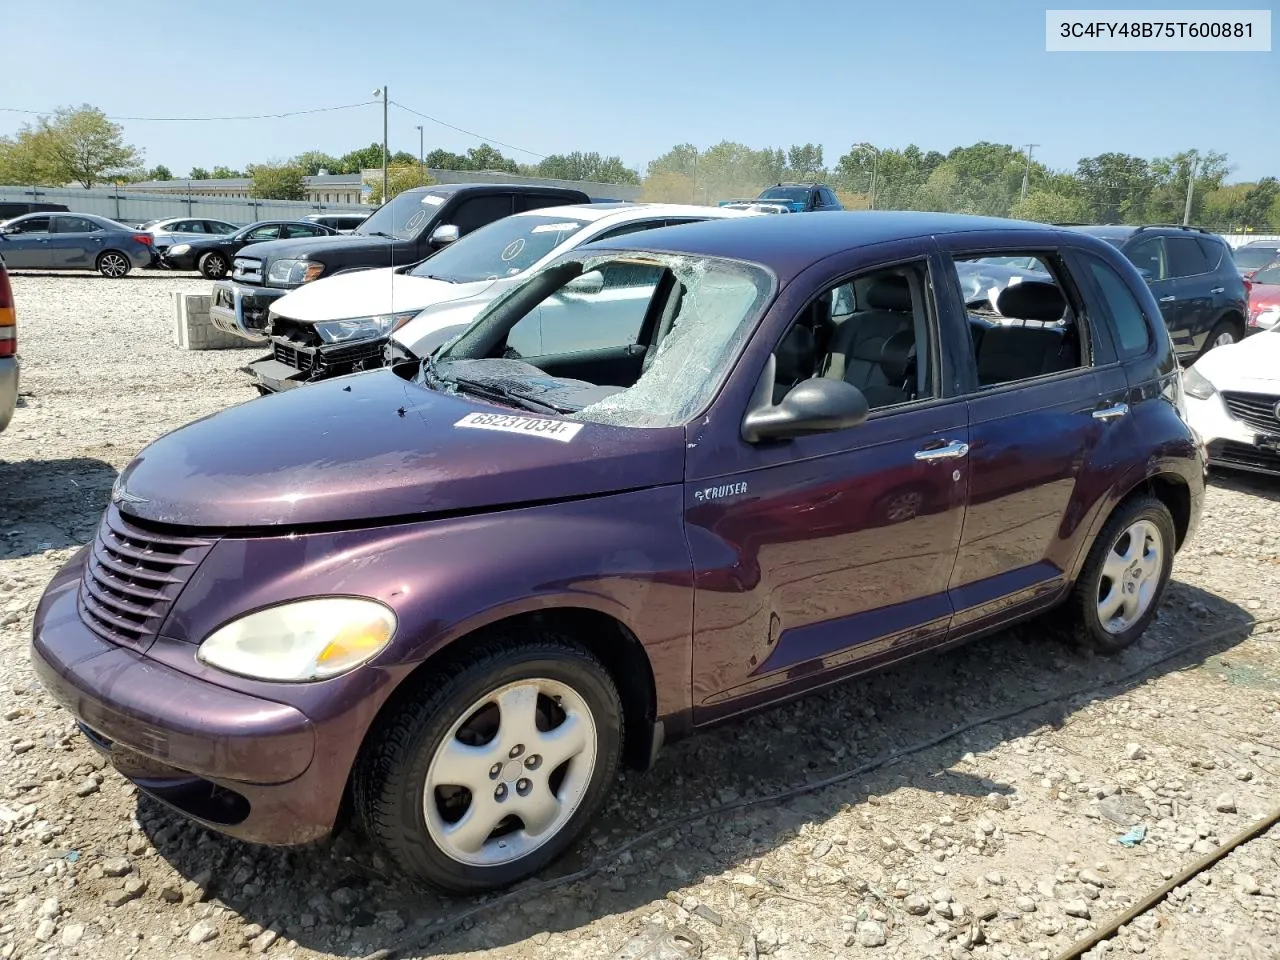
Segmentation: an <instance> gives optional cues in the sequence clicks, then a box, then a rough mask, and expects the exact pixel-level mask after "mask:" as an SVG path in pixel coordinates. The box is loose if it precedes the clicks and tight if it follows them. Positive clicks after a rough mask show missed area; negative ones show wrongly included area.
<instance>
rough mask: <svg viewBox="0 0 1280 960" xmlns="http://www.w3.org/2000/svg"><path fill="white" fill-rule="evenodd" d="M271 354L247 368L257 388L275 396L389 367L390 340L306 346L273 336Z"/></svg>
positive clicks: (286, 338) (379, 339)
mask: <svg viewBox="0 0 1280 960" xmlns="http://www.w3.org/2000/svg"><path fill="white" fill-rule="evenodd" d="M270 342H271V353H270V354H268V355H267V356H265V357H262V358H260V359H258V360H255V361H254V362H253V363H251V364H249V365H248V366H247V367H245V368H244V371H245V372H246V373H247V374H249V376H250V378H251V379H252V380H253V382H254V385H255V386H258V387H261V388H262V389H264V390H267V391H270V392H272V393H279V392H280V391H282V390H291V389H293V388H294V387H300V386H302V385H303V384H306V383H311V382H313V381H315V380H328V379H331V378H333V377H341V376H346V375H347V374H349V373H359V372H361V371H363V370H374V369H377V368H379V367H383V366H386V363H387V361H386V348H387V343H388V338H387V337H378V338H376V339H373V340H359V341H356V342H354V343H330V344H323V345H321V346H313V345H310V344H304V343H301V342H299V341H298V340H292V339H290V338H288V337H283V336H272V337H271V338H270Z"/></svg>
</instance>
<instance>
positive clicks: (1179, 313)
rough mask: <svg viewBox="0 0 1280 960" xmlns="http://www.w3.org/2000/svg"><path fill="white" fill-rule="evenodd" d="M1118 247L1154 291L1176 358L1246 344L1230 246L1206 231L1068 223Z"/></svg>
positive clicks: (1240, 287)
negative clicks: (1241, 342) (1231, 344)
mask: <svg viewBox="0 0 1280 960" xmlns="http://www.w3.org/2000/svg"><path fill="white" fill-rule="evenodd" d="M1064 226H1071V227H1072V229H1075V230H1082V231H1084V232H1085V233H1091V234H1093V235H1094V236H1095V237H1100V238H1101V239H1103V240H1106V241H1107V242H1108V243H1110V244H1112V245H1113V246H1116V247H1119V248H1120V252H1121V253H1123V254H1124V255H1125V256H1126V257H1128V258H1129V260H1131V261H1132V262H1133V264H1134V266H1136V267H1137V268H1138V272H1139V273H1140V274H1142V278H1143V279H1144V280H1146V281H1147V284H1148V285H1149V286H1150V287H1151V292H1152V293H1153V294H1154V295H1155V298H1156V300H1157V302H1159V304H1160V312H1161V313H1162V314H1163V315H1164V322H1165V325H1166V326H1167V327H1168V328H1169V334H1170V336H1171V337H1172V338H1173V347H1174V350H1175V351H1176V352H1177V354H1178V359H1179V360H1182V361H1184V362H1187V361H1194V360H1195V359H1197V358H1198V357H1200V356H1203V355H1204V354H1205V353H1207V352H1208V351H1209V350H1212V349H1213V348H1214V347H1222V346H1225V345H1227V344H1228V343H1237V342H1239V341H1240V340H1243V339H1244V337H1245V334H1246V328H1245V319H1244V318H1245V313H1246V305H1247V304H1248V293H1247V291H1246V289H1245V284H1244V280H1243V279H1242V278H1241V276H1240V271H1239V269H1238V268H1237V267H1236V264H1235V259H1234V257H1233V256H1232V254H1231V247H1230V246H1228V245H1227V242H1226V241H1225V240H1223V239H1222V238H1221V237H1219V236H1218V235H1216V234H1213V233H1210V232H1209V231H1208V230H1205V229H1203V228H1202V227H1184V226H1178V225H1170V224H1150V225H1147V226H1141V227H1130V226H1119V225H1115V224H1107V225H1105V226H1104V225H1084V224H1069V225H1065V224H1064Z"/></svg>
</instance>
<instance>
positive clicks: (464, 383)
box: [421, 354, 573, 413]
mask: <svg viewBox="0 0 1280 960" xmlns="http://www.w3.org/2000/svg"><path fill="white" fill-rule="evenodd" d="M421 370H422V379H423V382H424V383H426V385H427V386H428V387H431V388H432V389H434V390H440V389H442V388H444V387H448V386H454V387H459V388H461V389H463V390H465V391H466V392H467V393H473V394H475V395H476V396H478V397H484V398H486V399H488V400H497V401H500V402H503V403H508V404H512V405H514V406H517V407H523V408H524V409H525V410H532V411H534V412H535V413H572V412H573V410H572V408H571V407H557V406H553V405H552V404H549V403H542V402H541V401H539V400H534V399H533V398H532V397H527V396H525V395H524V394H522V393H518V392H516V391H515V390H512V389H511V388H510V387H501V386H498V385H497V384H493V383H485V382H483V381H480V380H472V379H470V378H469V377H458V376H449V377H442V376H441V375H440V374H439V373H438V372H437V370H436V358H435V354H431V355H430V356H428V357H427V358H426V359H424V360H423V361H422V367H421Z"/></svg>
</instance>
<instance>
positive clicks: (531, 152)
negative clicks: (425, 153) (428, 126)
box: [391, 100, 547, 160]
mask: <svg viewBox="0 0 1280 960" xmlns="http://www.w3.org/2000/svg"><path fill="white" fill-rule="evenodd" d="M391 102H392V103H393V104H395V105H396V106H397V107H399V108H400V109H401V110H405V111H408V112H409V113H412V114H413V115H414V116H415V117H421V118H422V119H423V120H430V121H431V122H432V123H438V124H439V125H440V126H442V127H448V128H449V129H450V130H456V131H458V133H465V134H466V135H467V136H468V137H475V138H476V139H477V140H483V141H485V142H486V143H496V144H497V145H498V146H500V147H506V148H507V149H508V150H515V151H517V152H519V153H527V154H529V155H530V156H532V157H537V158H538V159H539V160H545V159H547V156H546V154H543V153H538V151H536V150H528V149H526V148H525V147H517V146H516V145H515V144H514V143H503V142H502V141H501V140H497V139H495V138H493V137H486V136H484V135H483V134H479V133H476V132H475V131H474V130H464V129H462V127H455V126H454V125H453V124H452V123H447V122H446V121H444V120H440V119H438V118H437V117H432V116H429V115H428V114H425V113H422V112H421V111H419V110H414V109H413V108H412V107H406V106H405V105H404V104H403V103H400V102H398V101H396V100H392V101H391Z"/></svg>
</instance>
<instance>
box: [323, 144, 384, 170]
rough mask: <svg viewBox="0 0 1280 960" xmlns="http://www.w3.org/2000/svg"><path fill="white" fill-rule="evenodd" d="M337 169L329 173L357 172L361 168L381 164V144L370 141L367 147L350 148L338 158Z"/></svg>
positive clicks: (370, 167)
mask: <svg viewBox="0 0 1280 960" xmlns="http://www.w3.org/2000/svg"><path fill="white" fill-rule="evenodd" d="M338 165H339V168H340V169H338V170H332V171H330V172H331V173H359V172H360V171H361V170H369V169H372V168H373V167H381V166H382V144H381V143H371V144H369V145H368V146H367V147H361V148H360V149H359V150H352V151H351V152H350V153H345V154H343V155H342V157H340V158H339V160H338Z"/></svg>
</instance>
